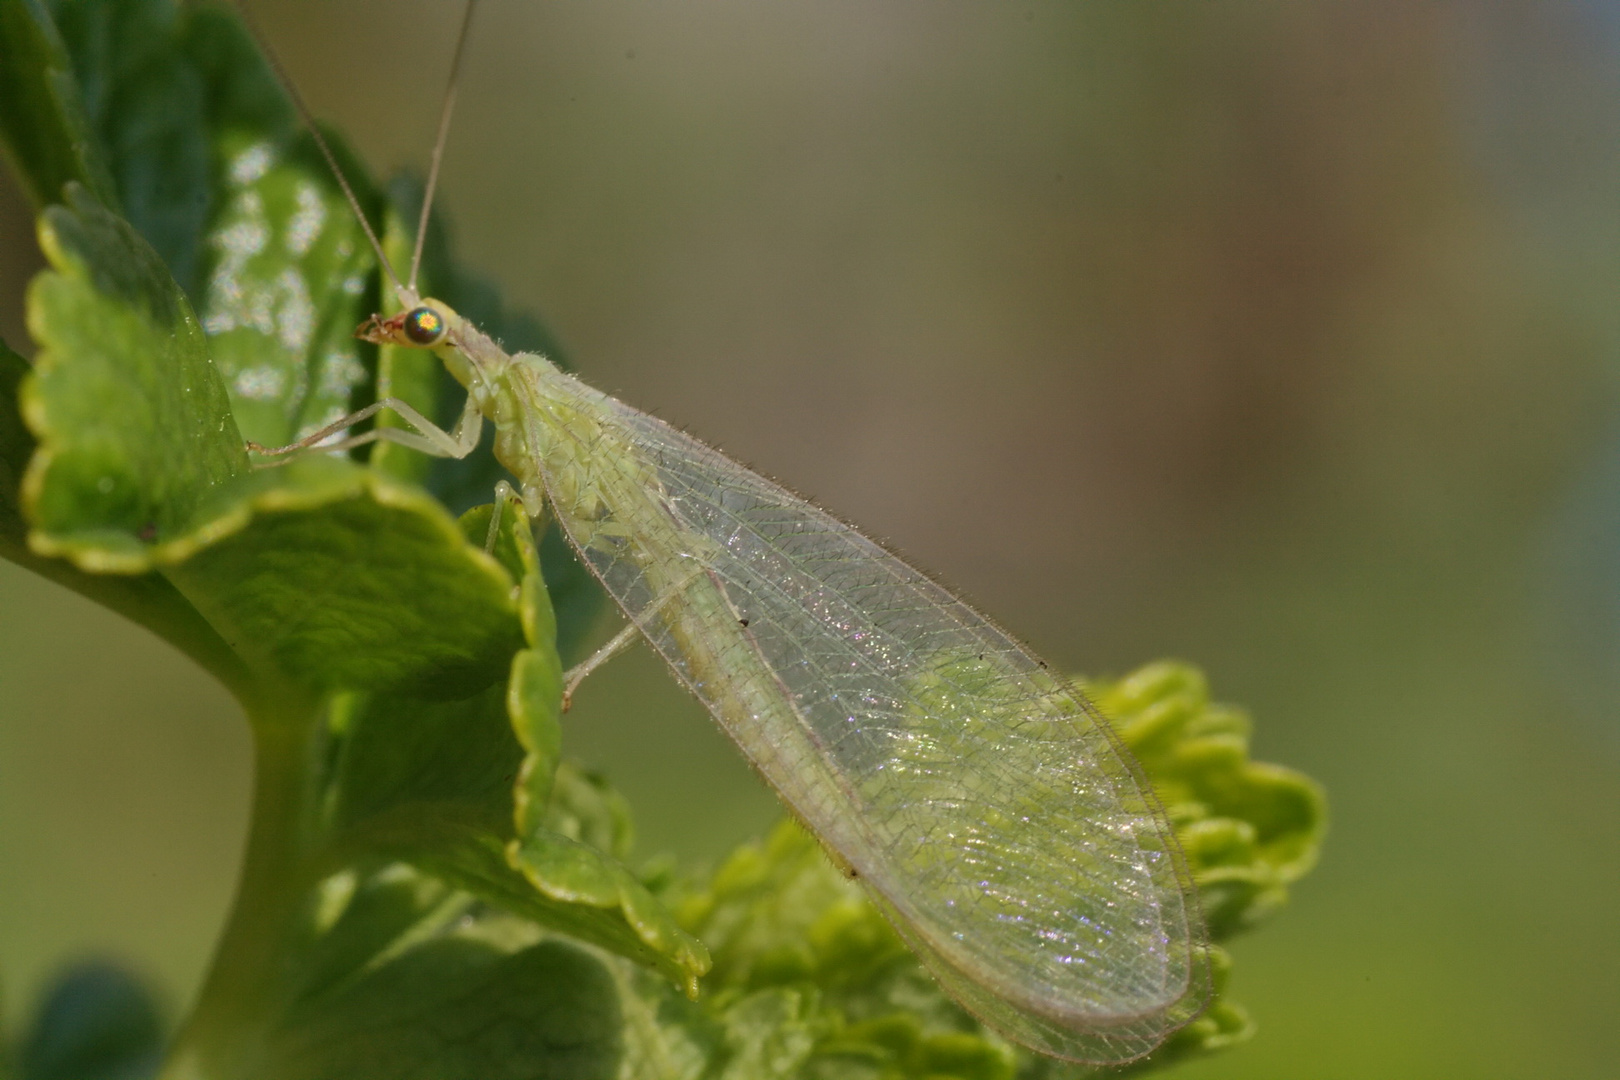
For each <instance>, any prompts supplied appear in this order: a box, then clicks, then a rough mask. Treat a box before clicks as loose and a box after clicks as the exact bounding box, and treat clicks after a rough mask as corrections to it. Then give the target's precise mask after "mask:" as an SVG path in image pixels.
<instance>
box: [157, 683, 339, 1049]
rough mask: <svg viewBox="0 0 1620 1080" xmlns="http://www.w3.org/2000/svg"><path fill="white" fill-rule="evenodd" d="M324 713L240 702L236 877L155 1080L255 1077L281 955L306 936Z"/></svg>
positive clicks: (311, 704)
mask: <svg viewBox="0 0 1620 1080" xmlns="http://www.w3.org/2000/svg"><path fill="white" fill-rule="evenodd" d="M324 715H325V713H324V709H323V708H321V707H320V704H319V703H318V702H317V701H315V700H312V699H309V698H298V699H296V700H285V699H277V700H269V701H264V700H260V701H255V702H252V703H250V704H249V705H248V718H249V720H250V721H251V723H252V726H253V733H254V751H255V756H254V793H253V814H252V820H251V823H250V826H249V833H248V843H247V850H246V852H245V854H244V856H243V863H242V874H241V879H240V880H239V882H238V884H237V890H236V898H235V901H234V902H233V904H232V907H231V913H230V917H229V919H228V920H227V922H226V925H225V931H224V933H223V934H222V935H221V937H220V941H219V945H218V947H217V948H216V949H215V952H214V959H213V964H212V966H211V967H210V970H209V973H208V977H207V979H206V980H205V981H204V983H203V987H202V990H201V992H200V994H199V995H198V998H197V1003H196V1005H195V1007H194V1008H193V1010H192V1012H191V1015H190V1016H189V1017H188V1018H187V1020H186V1022H185V1024H184V1025H183V1026H182V1028H181V1030H180V1032H179V1034H178V1036H177V1037H176V1039H175V1043H174V1046H173V1048H172V1049H171V1051H170V1055H169V1060H168V1062H167V1064H166V1065H165V1067H164V1070H163V1073H162V1074H161V1078H160V1080H239V1078H240V1080H248V1078H251V1077H256V1076H261V1075H262V1072H261V1070H260V1068H259V1067H258V1066H259V1061H260V1058H261V1056H262V1046H263V1039H264V1035H265V1029H266V1027H267V1026H268V1025H269V1024H270V1023H272V1022H273V1020H274V1018H275V1017H276V1016H277V1015H278V1014H279V1013H280V1011H281V1010H280V1008H279V1007H278V1006H280V1005H282V1004H284V1002H285V1000H286V998H287V996H288V995H289V994H290V993H292V992H293V991H294V990H295V987H294V985H293V975H294V971H293V970H292V968H291V967H290V964H289V961H291V959H292V958H293V957H294V956H296V955H297V952H298V950H297V947H296V946H297V945H298V941H299V938H301V937H302V936H303V935H304V934H305V933H307V924H308V919H307V911H306V908H307V901H308V897H309V886H310V885H311V884H312V882H311V880H310V878H311V876H312V874H313V873H314V870H315V865H316V863H315V860H314V858H313V856H314V854H315V850H316V847H317V842H318V835H317V831H316V829H315V820H316V811H317V805H316V799H317V796H318V787H317V782H316V778H317V776H318V770H317V768H316V763H317V761H318V758H317V756H316V755H317V753H318V752H319V750H320V745H321V742H322V736H323V733H324V725H323V724H322V723H321V721H322V719H323V717H324Z"/></svg>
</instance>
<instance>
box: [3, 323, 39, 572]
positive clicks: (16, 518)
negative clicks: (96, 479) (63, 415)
mask: <svg viewBox="0 0 1620 1080" xmlns="http://www.w3.org/2000/svg"><path fill="white" fill-rule="evenodd" d="M28 373H29V367H28V361H26V360H24V359H23V358H22V357H20V356H18V355H17V354H16V353H14V352H12V351H11V349H10V348H8V347H7V346H6V343H5V342H3V341H0V534H4V535H6V536H9V537H14V538H15V539H18V540H20V539H21V538H22V536H23V534H24V531H25V530H24V526H23V523H22V508H21V505H20V502H19V500H20V497H21V491H20V489H21V487H22V478H23V472H24V471H25V470H26V469H27V468H28V459H29V457H30V456H32V455H33V453H34V436H33V435H32V434H31V433H30V432H29V430H28V428H27V427H25V426H24V425H23V421H22V411H21V409H20V407H19V403H18V394H19V392H20V391H21V389H22V382H23V379H24V378H26V377H27V375H28Z"/></svg>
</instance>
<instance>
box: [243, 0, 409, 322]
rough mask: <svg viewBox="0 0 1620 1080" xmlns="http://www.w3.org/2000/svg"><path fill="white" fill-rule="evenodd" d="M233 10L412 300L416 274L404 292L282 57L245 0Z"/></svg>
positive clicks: (386, 263)
mask: <svg viewBox="0 0 1620 1080" xmlns="http://www.w3.org/2000/svg"><path fill="white" fill-rule="evenodd" d="M236 11H237V14H239V15H240V16H242V23H243V25H245V26H246V27H247V28H248V33H250V34H252V35H253V40H254V41H256V42H258V44H259V51H260V52H262V53H263V54H264V58H265V59H266V60H268V61H269V62H270V70H271V71H272V72H274V73H275V76H276V81H277V82H279V83H281V88H282V89H283V90H285V91H287V96H288V97H289V98H291V99H292V103H293V108H294V109H296V110H298V116H299V118H300V119H301V120H303V122H304V127H305V128H307V129H308V130H309V133H310V135H311V136H313V137H314V139H315V145H316V146H318V147H319V148H320V151H321V156H322V157H324V158H325V159H326V164H327V166H328V167H329V168H330V169H331V170H332V175H333V177H335V178H336V179H337V182H338V187H340V188H342V189H343V197H344V198H346V199H348V200H349V207H350V209H352V210H353V211H354V216H355V219H356V220H357V221H359V222H360V228H362V229H364V230H365V233H366V239H367V240H369V241H371V250H373V251H375V252H376V253H377V261H378V262H380V263H381V264H382V268H383V269H384V270H385V271H387V273H388V278H389V280H390V281H392V282H393V283H394V288H395V290H396V291H398V292H399V293H400V294H401V295H404V294H406V293H409V294H410V295H411V296H413V297H414V296H415V295H416V286H415V275H414V274H412V285H411V288H410V289H406V288H405V286H404V285H402V284H400V280H399V275H398V274H396V273H394V265H393V264H392V263H390V262H389V261H388V256H387V255H386V254H385V253H384V252H383V246H382V242H381V241H380V240H378V239H377V234H376V233H375V232H373V231H372V229H371V222H369V221H367V220H366V215H365V212H364V211H363V210H361V209H360V200H359V199H357V198H355V195H354V188H352V187H350V186H349V180H348V177H346V176H344V175H343V170H342V169H340V168H338V163H337V155H336V154H334V153H332V147H331V146H330V145H328V144H327V141H326V136H324V135H322V134H321V129H320V128H318V127H316V126H315V115H314V114H313V113H311V112H310V111H309V106H308V105H306V104H304V99H303V96H302V95H300V94H299V93H298V87H297V86H295V85H293V81H292V77H291V76H290V75H288V74H287V69H286V68H284V67H282V66H281V58H280V57H278V56H277V55H276V52H275V50H274V49H272V48H271V47H270V42H269V40H268V39H266V38H265V36H264V32H263V31H262V30H260V29H259V25H258V23H256V22H254V21H253V16H252V15H251V14H249V13H248V9H247V3H246V0H236ZM417 249H418V250H420V249H421V241H420V240H418V241H417ZM407 306H408V305H407Z"/></svg>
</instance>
